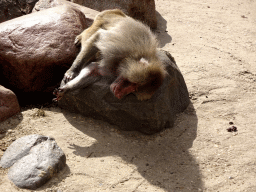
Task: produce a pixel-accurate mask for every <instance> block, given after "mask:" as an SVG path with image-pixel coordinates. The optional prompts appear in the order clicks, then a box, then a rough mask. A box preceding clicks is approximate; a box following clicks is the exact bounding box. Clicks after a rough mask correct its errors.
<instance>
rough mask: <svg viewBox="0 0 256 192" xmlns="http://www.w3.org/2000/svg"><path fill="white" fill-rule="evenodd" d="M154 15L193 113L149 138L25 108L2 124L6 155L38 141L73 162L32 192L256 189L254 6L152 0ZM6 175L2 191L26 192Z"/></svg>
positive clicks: (217, 0) (223, 0) (53, 110)
mask: <svg viewBox="0 0 256 192" xmlns="http://www.w3.org/2000/svg"><path fill="white" fill-rule="evenodd" d="M156 10H157V12H158V13H157V16H158V23H159V27H158V30H157V33H158V35H159V40H160V45H161V47H162V48H163V49H164V50H167V51H169V52H170V53H171V54H172V55H173V56H174V58H175V59H176V62H177V65H178V66H179V68H180V70H181V72H182V74H183V76H184V78H185V81H186V84H187V86H188V90H189V93H190V97H191V104H190V106H189V107H188V109H187V110H186V111H185V112H184V113H182V114H180V115H178V116H177V120H176V122H175V126H174V127H173V128H170V129H166V130H164V131H162V132H161V133H159V134H155V135H151V136H146V135H142V134H140V133H137V132H120V131H118V129H117V127H115V126H113V125H109V124H107V123H105V122H102V121H97V120H94V119H92V118H87V117H83V116H81V115H78V114H73V113H69V112H67V111H64V110H61V109H59V108H57V107H54V106H51V107H43V108H42V110H43V111H44V113H45V114H44V113H42V111H41V113H40V111H39V109H41V107H38V108H35V107H34V108H23V110H22V112H21V113H20V114H18V115H16V116H14V117H12V118H10V119H8V120H6V121H5V122H3V123H1V124H0V139H1V140H0V157H1V156H2V155H3V153H4V150H5V149H6V148H7V147H8V146H9V145H10V143H12V142H13V141H14V140H15V139H17V138H19V137H22V136H25V135H29V134H34V133H37V134H42V135H46V136H52V137H54V138H55V139H56V141H57V143H58V145H59V146H60V147H61V148H62V150H63V151H64V152H65V154H66V156H67V167H66V168H65V169H64V170H63V171H62V172H61V173H59V174H58V175H56V176H55V177H54V178H53V179H51V180H50V181H49V182H48V183H47V184H45V185H44V186H43V187H41V188H39V189H38V190H36V191H40V192H44V191H46V192H55V191H56V192H57V191H58V192H83V191H90V192H96V191H111V192H112V191H118V192H119V191H120V192H151V191H152V192H153V191H157V192H164V191H168V192H175V191H177V192H179V191H213V192H216V191H220V192H223V191H224V192H226V191H227V192H228V191H230V192H234V191H235V192H240V191H244V192H254V191H256V11H255V10H256V1H255V0H233V1H228V0H213V1H207V0H174V1H171V0H156ZM232 126H235V127H237V130H238V131H237V132H228V131H227V129H228V128H229V127H232ZM7 171H8V170H4V169H0V191H1V192H5V191H6V192H16V191H22V192H23V191H24V192H28V191H29V190H25V189H18V188H16V187H15V186H14V185H13V184H12V183H11V182H10V181H9V180H8V178H7Z"/></svg>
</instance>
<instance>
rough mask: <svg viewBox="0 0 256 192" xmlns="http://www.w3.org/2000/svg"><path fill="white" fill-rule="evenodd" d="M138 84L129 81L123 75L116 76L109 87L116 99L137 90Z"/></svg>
mask: <svg viewBox="0 0 256 192" xmlns="http://www.w3.org/2000/svg"><path fill="white" fill-rule="evenodd" d="M137 87H138V85H137V84H135V83H131V82H130V81H128V80H127V79H125V78H123V77H118V78H117V79H116V80H115V81H114V82H113V83H112V84H111V85H110V89H111V91H112V92H113V93H114V95H115V97H116V98H118V99H121V98H123V97H124V96H125V95H128V94H129V93H133V92H135V91H136V90H137Z"/></svg>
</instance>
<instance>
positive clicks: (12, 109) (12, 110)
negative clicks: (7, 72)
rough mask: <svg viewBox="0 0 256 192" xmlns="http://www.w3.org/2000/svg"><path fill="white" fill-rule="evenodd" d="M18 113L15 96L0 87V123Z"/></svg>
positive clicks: (18, 106) (18, 108) (18, 107)
mask: <svg viewBox="0 0 256 192" xmlns="http://www.w3.org/2000/svg"><path fill="white" fill-rule="evenodd" d="M19 112H20V105H19V102H18V100H17V97H16V95H15V94H14V93H13V92H12V91H11V90H9V89H6V88H5V87H3V86H2V85H0V122H1V121H4V120H6V119H8V118H9V117H11V116H13V115H15V114H17V113H19Z"/></svg>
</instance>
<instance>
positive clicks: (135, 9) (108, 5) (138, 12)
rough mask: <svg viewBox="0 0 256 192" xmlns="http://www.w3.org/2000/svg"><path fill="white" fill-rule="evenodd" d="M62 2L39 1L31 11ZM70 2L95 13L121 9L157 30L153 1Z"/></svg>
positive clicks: (86, 0)
mask: <svg viewBox="0 0 256 192" xmlns="http://www.w3.org/2000/svg"><path fill="white" fill-rule="evenodd" d="M64 1H65V0H64ZM64 1H63V0H39V1H38V2H37V3H36V5H35V8H34V9H33V11H39V10H43V9H47V8H49V7H53V6H57V5H60V4H66V2H64ZM71 2H74V3H76V4H79V5H83V6H85V7H89V8H91V9H94V10H97V11H104V10H106V9H116V8H118V9H121V10H122V11H123V12H124V13H125V14H127V15H129V16H131V17H133V18H135V19H138V20H140V21H142V22H144V23H146V24H147V25H149V26H150V27H151V28H152V29H156V28H157V20H156V11H155V1H154V0H125V1H124V0H71ZM86 16H87V15H86Z"/></svg>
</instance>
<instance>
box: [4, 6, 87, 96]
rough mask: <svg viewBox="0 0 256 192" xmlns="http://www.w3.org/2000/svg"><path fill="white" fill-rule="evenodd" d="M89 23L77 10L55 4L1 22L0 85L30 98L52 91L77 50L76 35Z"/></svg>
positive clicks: (18, 94)
mask: <svg viewBox="0 0 256 192" xmlns="http://www.w3.org/2000/svg"><path fill="white" fill-rule="evenodd" d="M90 22H91V20H90ZM90 22H89V20H87V19H86V18H85V16H84V14H83V13H82V12H81V11H79V10H78V9H76V8H74V7H70V6H58V7H55V8H50V9H47V10H44V11H40V12H36V13H32V14H29V15H25V16H22V17H19V18H16V19H12V20H9V21H7V22H4V23H1V24H0V37H1V39H0V82H1V84H2V85H4V86H6V87H9V88H11V89H12V90H13V91H14V92H15V93H16V94H17V96H18V98H20V99H26V98H27V99H28V100H29V101H31V100H33V99H34V100H38V101H40V100H41V99H42V93H49V94H51V93H52V91H53V89H54V87H56V86H57V85H58V83H59V82H60V80H61V79H62V77H63V74H64V73H65V71H66V70H67V69H68V68H69V67H70V66H71V64H72V63H73V61H74V59H75V58H76V55H77V53H78V52H79V50H80V48H78V47H76V46H75V45H74V40H75V37H76V36H77V35H78V34H80V33H81V32H82V31H83V30H84V29H85V28H87V27H88V26H89V24H90ZM26 93H33V94H35V93H39V95H38V97H29V95H26V97H24V95H25V94H26ZM27 96H28V97H27ZM51 96H52V94H51Z"/></svg>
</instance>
